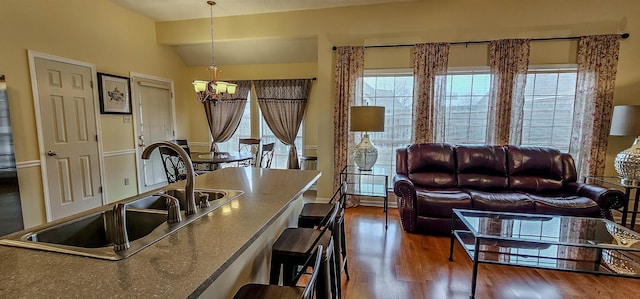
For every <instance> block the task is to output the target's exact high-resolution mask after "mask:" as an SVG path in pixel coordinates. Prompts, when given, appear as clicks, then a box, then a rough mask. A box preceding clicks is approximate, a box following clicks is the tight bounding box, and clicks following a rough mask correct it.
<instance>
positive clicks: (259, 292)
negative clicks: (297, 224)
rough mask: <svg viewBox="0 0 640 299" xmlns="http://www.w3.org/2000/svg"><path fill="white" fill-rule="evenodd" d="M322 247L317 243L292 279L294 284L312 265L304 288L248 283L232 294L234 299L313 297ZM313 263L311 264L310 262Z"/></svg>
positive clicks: (294, 298) (304, 298)
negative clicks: (314, 249) (312, 252)
mask: <svg viewBox="0 0 640 299" xmlns="http://www.w3.org/2000/svg"><path fill="white" fill-rule="evenodd" d="M323 255H324V254H323V247H322V245H319V246H318V247H317V249H316V252H315V253H314V254H312V255H310V256H309V258H308V259H307V261H306V262H305V264H304V265H303V266H302V269H301V270H300V271H299V272H298V274H297V275H296V277H295V279H294V281H295V282H294V284H297V283H298V281H300V278H301V277H302V276H303V275H305V274H309V272H307V269H308V267H313V268H312V269H313V270H312V272H311V276H310V277H309V280H308V281H307V285H306V286H305V287H304V288H301V287H297V286H279V285H268V284H256V283H250V284H245V285H243V286H242V287H241V288H240V289H239V290H238V292H236V294H235V295H234V296H233V298H234V299H245V298H252V299H271V298H273V299H298V298H302V299H312V298H314V294H315V292H316V282H317V281H318V275H319V274H320V265H321V263H322V256H323ZM314 257H315V259H314ZM314 260H315V262H314V263H313V265H311V262H313V261H314Z"/></svg>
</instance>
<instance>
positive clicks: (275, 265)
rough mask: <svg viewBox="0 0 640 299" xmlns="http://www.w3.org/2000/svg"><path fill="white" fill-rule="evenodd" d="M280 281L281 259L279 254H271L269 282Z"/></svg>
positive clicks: (275, 283) (276, 282)
mask: <svg viewBox="0 0 640 299" xmlns="http://www.w3.org/2000/svg"><path fill="white" fill-rule="evenodd" d="M279 282H280V261H279V259H278V257H277V256H271V267H270V269H269V284H272V285H278V284H279Z"/></svg>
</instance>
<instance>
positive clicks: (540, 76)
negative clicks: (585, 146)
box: [522, 66, 578, 152]
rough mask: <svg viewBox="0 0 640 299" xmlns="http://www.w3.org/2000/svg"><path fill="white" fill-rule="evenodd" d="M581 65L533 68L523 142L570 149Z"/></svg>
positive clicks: (528, 91) (531, 68) (526, 88)
mask: <svg viewBox="0 0 640 299" xmlns="http://www.w3.org/2000/svg"><path fill="white" fill-rule="evenodd" d="M577 76H578V74H577V67H575V66H571V67H563V68H543V67H530V68H529V72H528V74H527V84H526V87H525V94H524V116H523V125H522V145H528V146H551V147H555V148H557V149H559V150H560V151H562V152H568V151H569V143H570V141H571V128H572V125H573V105H574V102H575V95H576V80H577Z"/></svg>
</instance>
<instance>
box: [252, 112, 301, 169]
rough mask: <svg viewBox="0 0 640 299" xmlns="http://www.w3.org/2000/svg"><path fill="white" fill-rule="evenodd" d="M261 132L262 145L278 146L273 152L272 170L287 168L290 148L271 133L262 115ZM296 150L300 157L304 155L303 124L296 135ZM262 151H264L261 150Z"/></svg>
mask: <svg viewBox="0 0 640 299" xmlns="http://www.w3.org/2000/svg"><path fill="white" fill-rule="evenodd" d="M260 131H261V132H262V140H261V142H262V144H266V143H271V142H275V143H276V146H275V148H274V151H273V160H271V168H283V169H286V168H287V162H288V159H289V146H288V145H285V144H284V143H282V142H281V141H280V140H278V138H277V137H276V135H274V134H273V132H271V129H269V126H268V125H267V122H266V121H265V120H264V118H263V117H262V114H260ZM295 144H296V149H297V151H298V156H300V155H302V124H301V125H300V129H299V130H298V134H297V135H296V140H295ZM260 151H262V149H260Z"/></svg>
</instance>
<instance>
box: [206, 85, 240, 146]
mask: <svg viewBox="0 0 640 299" xmlns="http://www.w3.org/2000/svg"><path fill="white" fill-rule="evenodd" d="M231 83H235V84H238V87H237V88H236V93H235V94H233V95H231V94H226V93H225V94H224V95H222V97H221V99H219V100H207V101H205V102H204V103H202V105H203V107H204V113H205V115H206V116H207V123H208V124H209V132H210V133H211V138H212V140H213V141H212V142H211V151H212V152H217V151H218V145H217V143H220V142H225V141H227V140H229V139H230V138H231V136H233V133H235V132H236V130H237V129H238V125H240V121H241V120H242V114H243V112H244V107H245V105H246V104H247V96H248V95H249V91H250V90H251V81H235V82H231Z"/></svg>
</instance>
